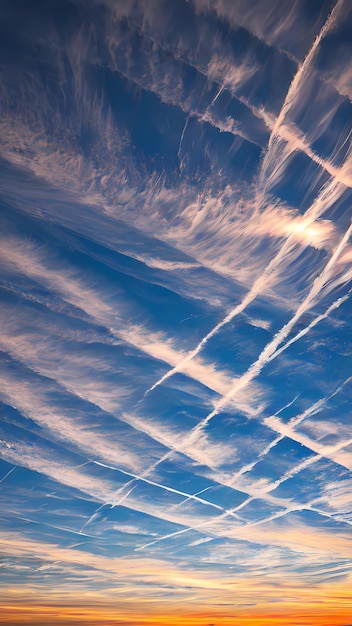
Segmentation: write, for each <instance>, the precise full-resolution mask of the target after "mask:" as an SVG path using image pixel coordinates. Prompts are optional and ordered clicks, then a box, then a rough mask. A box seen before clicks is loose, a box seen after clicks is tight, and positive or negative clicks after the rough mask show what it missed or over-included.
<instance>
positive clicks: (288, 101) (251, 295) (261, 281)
mask: <svg viewBox="0 0 352 626" xmlns="http://www.w3.org/2000/svg"><path fill="white" fill-rule="evenodd" d="M342 3H343V0H338V2H337V4H336V5H335V7H334V9H333V10H332V12H331V14H330V15H329V17H328V19H327V20H326V22H325V24H324V26H323V27H322V29H321V31H320V33H319V34H318V35H317V37H316V38H315V40H314V43H313V45H312V47H311V49H310V51H309V53H308V54H307V56H306V58H305V60H304V62H303V64H302V65H301V67H300V69H299V70H298V72H297V73H296V75H295V77H294V78H293V80H292V83H291V85H290V87H289V90H288V92H287V95H286V98H285V102H284V104H283V106H282V108H281V111H280V113H279V115H278V117H277V119H276V122H275V123H274V125H273V126H272V130H271V135H270V139H269V144H268V148H267V152H266V155H265V157H264V159H263V162H262V168H261V175H260V178H261V179H262V178H263V176H264V173H265V170H266V168H267V161H268V159H269V158H270V153H271V148H272V145H273V140H274V138H275V136H276V135H277V134H278V132H279V129H280V127H281V126H282V123H283V120H284V119H285V117H286V114H287V112H288V111H289V109H290V107H291V105H292V101H293V98H294V95H295V94H296V92H297V90H298V86H299V83H300V81H301V79H302V77H304V75H305V73H306V72H307V69H308V68H309V66H310V65H311V62H312V59H313V57H314V54H315V52H316V50H317V48H318V46H319V44H320V41H321V40H322V39H323V37H324V36H325V34H326V33H327V32H328V30H329V29H330V28H331V27H332V25H333V24H334V21H335V19H336V13H337V12H338V10H339V8H340V6H341V5H342ZM329 173H330V172H329ZM331 175H333V173H332V172H331ZM340 176H341V175H340ZM338 180H339V179H338ZM315 205H316V203H315V202H314V203H313V206H315ZM321 205H322V202H320V203H319V202H318V206H316V207H315V211H313V215H311V217H310V219H311V220H312V221H313V220H314V217H316V216H317V213H319V212H320V211H319V208H320V207H321ZM292 237H293V234H290V235H289V237H288V238H287V240H286V242H285V243H284V245H283V247H282V248H281V250H280V251H279V252H278V254H277V255H276V256H275V257H274V258H273V259H272V260H271V261H270V263H269V265H268V266H267V267H266V269H265V270H264V272H263V274H261V276H259V278H257V279H256V281H255V282H254V284H253V286H252V287H251V289H250V291H249V292H248V293H247V295H246V296H245V297H244V298H243V300H242V301H241V302H240V303H239V304H238V305H237V306H236V307H234V308H233V309H232V310H231V311H230V312H229V313H228V314H227V315H226V317H225V318H224V319H223V320H222V321H221V322H219V323H218V324H217V325H216V326H214V328H213V329H212V330H211V331H209V333H208V334H207V335H205V337H203V339H202V340H201V341H200V342H199V343H198V345H197V346H196V347H195V348H194V349H193V350H192V351H191V352H189V354H188V355H187V356H186V357H185V358H184V359H182V361H180V362H179V363H178V364H177V365H176V366H175V367H173V368H172V369H170V370H169V371H168V372H167V373H166V374H164V376H162V377H161V378H160V379H159V380H158V381H156V383H154V385H152V386H151V387H150V388H149V389H148V390H147V391H146V392H145V395H146V394H148V393H150V392H151V391H153V390H154V389H156V387H158V386H159V385H161V384H162V383H163V382H165V380H167V379H168V378H170V377H171V376H173V375H174V374H176V373H177V372H180V371H182V369H183V367H184V366H185V365H186V364H187V363H189V362H190V361H192V360H193V359H194V358H195V357H196V356H197V355H198V354H199V352H200V351H201V350H202V349H203V348H204V346H205V345H206V344H207V343H208V341H209V340H210V339H211V338H212V337H214V335H216V334H217V333H218V332H219V330H220V329H221V328H223V326H225V325H226V324H228V323H229V322H231V320H233V319H234V318H235V317H236V316H237V315H239V314H240V313H242V312H243V311H244V310H245V309H246V308H247V306H249V305H250V304H251V303H252V302H253V300H254V299H255V298H256V297H257V296H258V295H259V293H261V291H262V289H263V287H265V285H266V279H267V278H268V277H269V276H270V275H271V273H272V271H273V270H274V269H275V267H276V265H277V264H278V263H279V262H280V261H281V259H282V258H283V257H284V256H285V254H286V252H287V251H288V249H289V246H290V241H291V239H292Z"/></svg>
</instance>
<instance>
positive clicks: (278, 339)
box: [189, 224, 352, 443]
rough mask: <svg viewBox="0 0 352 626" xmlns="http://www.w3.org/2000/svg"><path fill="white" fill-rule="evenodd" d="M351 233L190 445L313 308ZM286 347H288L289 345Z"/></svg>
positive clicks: (350, 230) (205, 420)
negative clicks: (301, 300)
mask: <svg viewBox="0 0 352 626" xmlns="http://www.w3.org/2000/svg"><path fill="white" fill-rule="evenodd" d="M351 232H352V224H351V225H350V226H349V227H348V229H347V231H346V232H345V234H344V236H343V237H342V239H341V241H340V243H339V245H338V246H337V248H336V250H335V252H334V253H333V255H332V256H331V257H330V259H329V261H328V263H327V264H326V266H325V268H324V269H323V271H322V272H321V273H320V275H319V276H318V277H317V278H316V279H315V280H314V282H313V285H312V287H311V289H310V291H309V292H308V294H307V296H306V297H305V298H304V300H303V302H301V304H300V305H299V307H298V309H297V310H296V312H295V314H294V315H293V317H291V319H290V320H289V321H288V322H287V324H285V325H284V326H283V327H282V328H281V329H280V330H279V331H278V333H277V334H276V335H275V337H274V338H273V339H272V340H271V341H270V342H269V343H267V345H266V346H265V348H264V349H263V350H262V352H261V353H260V355H259V357H258V358H257V360H256V361H254V362H253V363H252V365H251V366H250V367H249V368H248V370H247V371H246V372H245V373H244V374H242V376H240V377H239V378H238V379H237V380H236V381H235V383H234V385H233V387H232V389H230V391H229V392H228V393H227V394H226V395H225V396H223V397H222V398H221V399H220V400H219V402H217V404H216V406H215V408H214V409H213V410H212V411H211V412H210V413H209V414H208V415H207V416H206V417H205V418H204V419H203V420H202V421H201V422H200V423H199V424H198V425H197V426H196V427H195V428H194V429H193V431H192V433H191V435H190V437H189V442H190V443H193V442H195V441H196V439H197V437H198V434H199V433H200V432H201V431H202V430H203V429H204V427H205V426H206V425H207V424H208V423H209V422H210V420H211V419H212V418H213V417H215V415H218V413H219V412H220V411H221V409H223V408H224V407H225V406H226V404H228V402H229V401H230V400H232V398H234V397H235V395H236V394H237V393H238V392H239V391H240V390H241V389H243V388H244V387H246V386H247V385H248V383H249V382H251V381H252V380H253V379H254V378H256V377H257V376H258V375H259V374H260V372H261V370H262V369H263V367H264V366H265V365H266V364H267V363H268V362H269V359H270V357H272V356H273V354H274V352H275V351H276V350H277V348H278V347H279V345H280V344H281V343H283V341H284V340H285V339H286V337H287V335H288V334H289V333H290V332H291V330H292V328H293V327H294V326H295V324H296V323H297V322H298V320H299V319H300V318H301V317H302V315H303V314H304V313H305V312H306V311H307V310H309V309H310V308H311V306H312V305H313V303H314V300H315V298H316V297H317V296H318V294H319V292H320V291H321V289H322V288H323V287H324V285H325V284H326V283H327V281H328V280H329V278H330V277H331V272H332V270H333V267H334V265H335V263H336V261H337V260H338V258H339V256H340V254H341V252H342V251H343V249H344V247H345V246H346V244H347V242H348V240H349V238H350V235H351ZM285 345H286V346H287V344H285Z"/></svg>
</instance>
